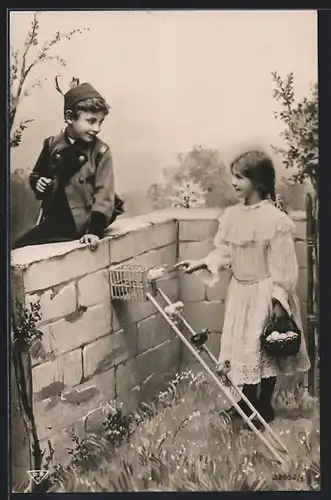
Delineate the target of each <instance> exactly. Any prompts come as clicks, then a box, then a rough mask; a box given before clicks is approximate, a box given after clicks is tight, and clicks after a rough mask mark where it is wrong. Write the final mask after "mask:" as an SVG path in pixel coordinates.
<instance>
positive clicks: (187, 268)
mask: <svg viewBox="0 0 331 500" xmlns="http://www.w3.org/2000/svg"><path fill="white" fill-rule="evenodd" d="M178 267H183V268H184V269H183V272H184V273H185V274H192V273H194V272H196V271H200V270H201V269H207V266H206V264H205V263H204V262H203V261H202V260H182V261H181V262H178V264H176V265H175V266H174V269H176V268H178Z"/></svg>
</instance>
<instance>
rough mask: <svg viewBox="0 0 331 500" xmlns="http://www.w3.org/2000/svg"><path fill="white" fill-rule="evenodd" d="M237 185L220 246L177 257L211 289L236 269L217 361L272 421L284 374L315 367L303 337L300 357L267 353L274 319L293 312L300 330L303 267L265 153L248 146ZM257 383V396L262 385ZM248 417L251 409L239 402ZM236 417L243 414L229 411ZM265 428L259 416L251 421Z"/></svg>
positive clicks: (237, 169)
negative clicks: (265, 339)
mask: <svg viewBox="0 0 331 500" xmlns="http://www.w3.org/2000/svg"><path fill="white" fill-rule="evenodd" d="M231 173H232V176H233V181H232V184H233V187H234V189H235V192H236V194H237V197H238V198H239V199H240V200H241V203H239V204H237V205H234V206H231V207H228V208H227V209H226V210H225V211H224V213H223V215H222V217H221V218H220V220H219V227H218V232H217V234H216V237H215V240H214V245H215V247H216V248H215V250H213V251H212V252H211V253H209V254H208V255H207V256H206V257H205V258H203V259H201V260H197V261H190V260H185V261H182V262H179V263H178V264H177V267H178V266H182V267H183V269H184V273H187V274H191V273H193V272H197V271H198V272H199V273H200V277H201V279H202V280H203V281H204V283H206V284H208V285H209V286H213V285H214V284H215V283H216V282H217V281H218V279H219V275H218V272H219V271H220V270H221V269H231V271H232V279H231V281H230V283H229V287H228V290H227V298H226V307H225V318H224V325H223V331H222V337H221V346H220V355H219V363H220V364H223V363H224V361H225V360H229V361H230V362H231V377H232V379H233V381H234V382H235V383H236V384H237V385H239V386H240V387H243V389H242V390H243V392H244V394H245V395H246V397H247V398H248V399H249V400H250V401H251V402H252V404H253V405H254V406H255V407H256V408H257V409H258V411H259V412H260V413H261V415H262V416H263V418H264V419H265V420H266V421H267V422H271V421H272V420H273V419H274V410H273V407H272V405H271V397H272V393H273V390H274V387H275V383H276V377H277V375H279V374H286V375H290V374H294V373H295V372H298V371H301V372H306V371H307V370H308V369H309V367H310V362H309V357H308V354H307V350H306V346H305V340H304V336H303V335H302V342H301V347H300V351H299V353H298V354H297V355H296V356H293V357H290V358H284V359H282V360H281V361H276V360H275V359H273V358H271V357H268V356H267V355H266V354H265V353H264V352H263V351H262V350H261V347H260V335H261V333H262V331H263V329H264V327H265V325H266V322H267V321H268V319H269V318H270V315H274V316H276V317H280V316H284V315H287V314H289V315H292V317H293V319H294V321H295V322H296V323H297V325H298V327H299V328H300V329H301V330H302V324H301V318H300V309H299V302H298V298H297V296H296V293H295V286H296V281H297V275H298V265H297V260H296V254H295V248H294V240H293V233H294V228H295V226H294V223H293V222H292V220H291V219H290V218H289V217H288V216H287V215H286V214H285V213H284V212H283V211H281V210H279V209H278V208H276V207H275V205H274V203H273V202H274V201H275V170H274V166H273V164H272V161H271V160H270V159H269V158H268V157H267V156H266V155H265V154H264V153H262V152H260V151H249V152H247V153H245V154H243V155H241V156H239V157H238V158H237V159H236V160H235V161H234V162H233V163H232V165H231ZM259 383H260V384H261V385H260V394H259V397H258V394H257V387H258V384H259ZM239 405H240V407H241V408H242V410H243V411H245V413H247V415H249V414H250V410H249V408H248V407H247V405H245V404H244V403H243V401H239ZM232 414H233V416H238V415H237V413H236V412H235V411H233V410H232ZM254 423H255V425H257V426H260V423H259V421H256V422H254Z"/></svg>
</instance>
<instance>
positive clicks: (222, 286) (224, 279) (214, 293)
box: [206, 271, 231, 301]
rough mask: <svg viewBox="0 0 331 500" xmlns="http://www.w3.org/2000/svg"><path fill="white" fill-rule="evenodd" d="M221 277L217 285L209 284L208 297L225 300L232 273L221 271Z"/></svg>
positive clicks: (211, 299)
mask: <svg viewBox="0 0 331 500" xmlns="http://www.w3.org/2000/svg"><path fill="white" fill-rule="evenodd" d="M219 274H220V279H219V281H218V283H216V284H215V286H207V287H206V293H207V299H208V300H210V301H213V300H225V297H226V293H227V289H228V285H229V281H230V279H231V273H229V271H220V273H219Z"/></svg>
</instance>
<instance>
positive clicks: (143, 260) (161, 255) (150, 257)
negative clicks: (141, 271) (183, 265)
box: [127, 243, 177, 269]
mask: <svg viewBox="0 0 331 500" xmlns="http://www.w3.org/2000/svg"><path fill="white" fill-rule="evenodd" d="M176 258H177V245H176V243H171V244H169V245H167V246H164V247H161V248H158V249H157V250H151V251H149V252H146V253H144V254H141V255H137V256H136V257H134V258H133V259H130V260H128V261H127V262H128V263H132V264H142V265H146V266H165V265H167V266H168V267H169V269H171V267H172V266H174V265H175V264H176Z"/></svg>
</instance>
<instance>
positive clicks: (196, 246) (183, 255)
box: [179, 240, 214, 261]
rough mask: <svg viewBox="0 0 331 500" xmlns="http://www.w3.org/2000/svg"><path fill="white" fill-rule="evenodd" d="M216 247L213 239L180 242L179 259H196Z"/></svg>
mask: <svg viewBox="0 0 331 500" xmlns="http://www.w3.org/2000/svg"><path fill="white" fill-rule="evenodd" d="M213 249H214V245H213V241H212V240H210V241H197V242H189V243H179V260H180V261H181V260H186V259H188V260H196V259H202V258H203V257H206V255H208V253H209V252H211V251H212V250H213Z"/></svg>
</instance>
